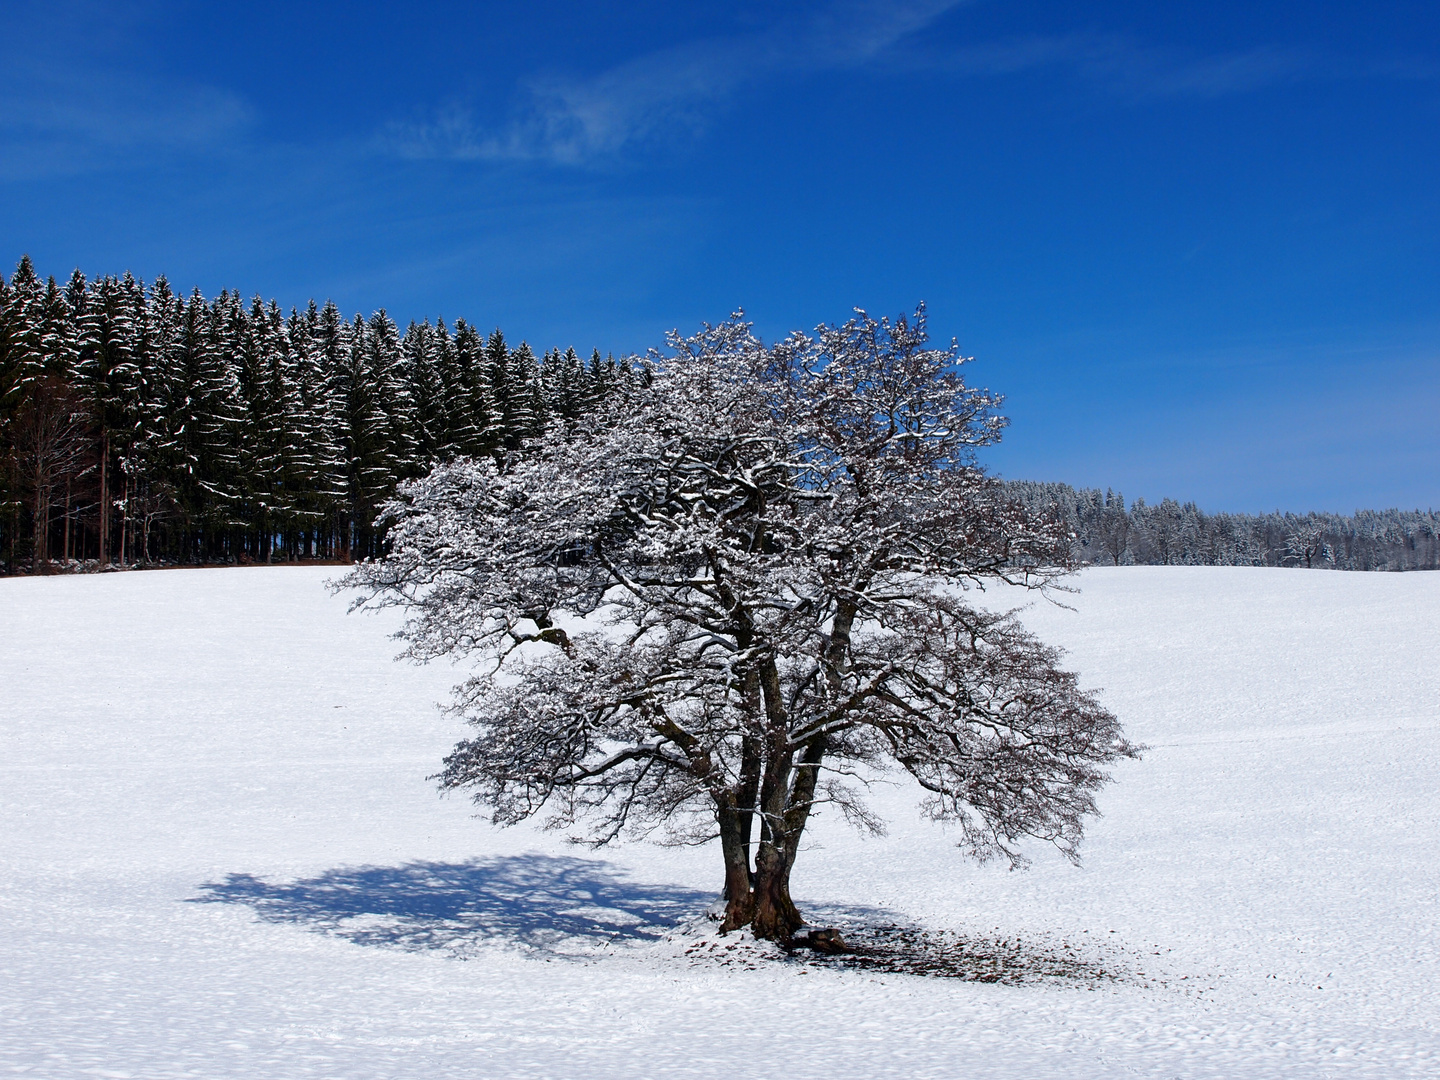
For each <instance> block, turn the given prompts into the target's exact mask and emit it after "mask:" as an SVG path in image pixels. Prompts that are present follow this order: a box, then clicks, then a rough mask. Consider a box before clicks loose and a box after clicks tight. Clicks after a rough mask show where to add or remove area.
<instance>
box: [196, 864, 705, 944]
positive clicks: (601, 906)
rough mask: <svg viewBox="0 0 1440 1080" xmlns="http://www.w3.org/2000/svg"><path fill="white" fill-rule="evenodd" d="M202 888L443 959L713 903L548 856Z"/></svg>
mask: <svg viewBox="0 0 1440 1080" xmlns="http://www.w3.org/2000/svg"><path fill="white" fill-rule="evenodd" d="M201 889H202V893H201V895H200V896H196V897H192V898H191V899H190V901H189V902H190V903H199V904H245V905H248V906H249V907H251V908H253V909H254V910H255V912H256V914H257V915H259V917H260V918H262V919H264V920H265V921H266V922H273V923H293V924H297V925H300V926H304V927H305V928H307V929H309V930H313V931H317V932H320V933H326V934H331V935H334V936H336V937H342V938H345V939H346V940H348V941H352V942H354V943H356V944H357V945H377V946H384V947H389V948H398V949H405V950H408V951H412V952H420V951H430V950H443V951H447V952H450V953H451V954H453V955H464V954H465V953H466V952H467V951H469V950H470V949H472V948H473V947H475V946H479V945H486V944H494V945H510V946H520V947H522V948H526V949H532V950H539V951H543V952H549V953H555V954H561V955H567V954H585V953H591V952H595V951H598V950H601V949H604V948H606V947H608V946H611V945H613V944H616V943H641V942H647V941H655V940H658V939H660V938H661V937H663V936H664V935H665V934H666V932H668V931H670V930H671V929H673V928H674V927H676V926H678V925H679V924H681V923H682V922H685V921H687V920H689V919H692V918H694V917H695V916H697V915H698V914H700V913H701V912H702V911H704V909H705V908H706V907H707V906H708V905H709V904H710V903H711V902H712V901H713V900H714V899H715V896H714V894H713V893H704V892H697V891H695V890H690V889H681V888H677V887H675V886H668V885H644V884H638V883H635V882H632V881H628V880H626V879H624V878H623V877H620V876H618V875H617V874H616V872H615V871H614V870H613V869H611V867H610V866H609V864H608V863H605V862H601V861H599V860H589V859H576V858H566V857H559V856H547V855H511V856H504V857H498V858H489V859H476V860H472V861H470V862H463V863H439V862H414V863H406V864H405V865H404V866H362V867H353V868H343V869H336V870H327V871H326V872H325V873H323V874H321V875H320V876H319V877H313V878H306V879H304V880H300V881H292V882H288V883H273V882H268V881H265V880H263V879H261V878H258V877H255V876H254V875H252V874H231V875H229V876H228V877H227V878H226V879H225V880H224V881H223V882H209V883H207V884H205V885H203V886H201Z"/></svg>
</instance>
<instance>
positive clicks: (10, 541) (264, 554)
mask: <svg viewBox="0 0 1440 1080" xmlns="http://www.w3.org/2000/svg"><path fill="white" fill-rule="evenodd" d="M633 377H635V375H634V369H632V367H631V366H630V365H629V364H627V363H617V362H616V361H615V360H614V359H613V358H607V359H603V360H602V359H601V357H600V354H599V352H598V351H593V352H592V353H591V356H590V358H589V359H588V361H586V360H582V359H581V358H580V357H579V356H578V355H577V354H576V352H575V350H574V349H568V350H566V351H565V352H563V353H562V352H560V350H558V349H554V350H551V351H549V352H546V353H545V354H543V355H541V356H538V357H537V356H536V355H535V353H534V352H532V351H531V349H530V347H529V346H528V345H527V344H525V343H524V342H522V343H520V344H519V345H518V346H514V347H512V346H510V345H509V344H508V343H507V342H506V340H505V337H504V335H503V334H502V333H501V332H500V331H499V330H494V331H492V332H491V333H490V334H488V335H482V334H481V333H480V332H479V331H478V330H477V329H476V328H475V327H474V326H472V325H471V324H469V323H467V322H465V321H464V320H463V319H457V320H456V322H455V324H454V326H453V327H448V326H446V324H445V323H444V322H440V321H437V322H436V323H435V324H433V325H432V324H430V323H429V322H424V323H411V324H410V325H409V327H408V328H407V329H406V330H405V331H404V332H403V333H402V332H401V331H400V329H399V327H398V326H396V324H395V323H394V322H393V321H392V320H391V319H390V318H389V316H387V315H386V314H385V312H384V311H383V310H381V311H378V312H376V313H375V314H373V315H371V316H370V317H369V318H368V319H366V318H364V317H362V316H360V315H355V316H354V317H353V318H351V319H349V320H347V319H346V318H344V317H343V316H342V315H341V314H340V312H339V310H338V309H337V308H336V307H335V305H334V304H332V303H326V304H325V305H324V306H323V307H319V306H317V305H316V304H315V303H314V302H313V301H312V302H311V303H310V304H309V305H308V306H307V307H306V309H305V310H303V311H299V310H296V309H293V308H292V309H291V311H290V312H289V314H288V315H287V314H285V313H284V312H282V310H281V309H280V307H279V306H278V305H277V304H276V303H275V301H273V300H271V301H269V302H268V303H267V302H265V301H263V300H262V299H261V298H260V297H258V296H256V297H254V298H253V299H251V300H249V301H246V300H244V299H243V298H242V297H241V295H240V294H239V293H238V292H228V291H227V292H222V293H221V294H220V295H219V296H218V297H215V298H213V299H208V300H207V299H206V298H205V297H204V296H202V295H201V294H200V292H199V290H195V291H194V292H192V293H191V294H190V296H189V297H188V298H184V297H180V296H177V295H175V294H174V293H173V292H172V291H171V288H170V285H169V283H168V282H167V281H166V280H165V279H164V278H163V277H161V278H158V279H156V280H155V281H154V282H152V283H151V284H150V285H149V286H146V285H145V284H144V283H143V282H140V281H138V280H136V279H135V278H134V277H132V276H131V275H129V274H126V275H124V276H123V277H113V276H112V277H102V278H99V279H97V280H95V281H93V282H92V281H88V280H87V279H86V278H85V276H84V275H83V274H81V273H80V272H79V271H78V270H77V271H75V273H74V274H73V275H71V277H70V279H69V281H68V282H67V283H65V284H64V285H61V284H59V283H57V282H56V281H55V279H54V278H50V279H48V280H45V281H42V280H41V279H40V278H39V277H38V276H37V274H36V273H35V269H34V267H33V266H32V265H31V262H30V259H29V258H28V257H26V258H24V259H22V260H21V261H20V264H19V266H18V268H17V269H16V271H15V273H14V274H13V275H12V277H11V278H10V280H9V281H8V282H7V281H6V280H5V278H4V276H3V275H0V573H17V572H20V573H26V572H29V573H34V572H44V571H47V570H50V569H55V568H60V567H77V566H84V565H89V566H99V565H111V564H114V563H121V564H125V565H135V564H148V563H156V562H159V563H168V564H172V565H173V564H180V565H185V564H190V565H193V564H202V563H215V562H230V563H244V562H251V561H260V562H274V561H277V560H293V559H299V558H318V559H335V560H344V561H348V560H352V559H359V558H365V557H368V556H371V555H376V554H378V553H379V552H380V551H381V548H382V546H383V543H384V536H383V533H382V532H381V531H380V530H378V529H377V528H376V526H375V517H376V512H377V510H378V508H379V506H380V505H381V504H382V503H383V502H384V501H385V500H386V499H387V498H388V497H389V496H390V494H391V493H392V492H393V491H394V490H395V486H396V484H398V483H399V482H400V481H401V480H404V479H406V478H408V477H413V476H419V475H423V474H424V473H425V472H427V471H428V470H429V469H430V467H431V466H432V465H433V464H434V463H435V462H437V461H444V460H447V459H449V458H452V457H456V456H460V455H470V456H473V455H481V454H492V453H496V452H499V451H502V450H504V449H507V448H513V447H516V446H518V445H519V444H520V442H521V440H523V439H524V438H525V437H526V436H528V435H531V434H533V433H535V432H537V431H539V430H540V428H541V427H542V426H543V425H544V424H545V423H547V422H548V421H549V419H550V418H552V417H555V416H576V415H579V414H580V413H582V412H583V411H585V410H586V409H587V408H589V407H590V406H591V405H593V404H594V403H595V402H596V401H598V400H599V399H600V398H602V397H603V396H605V395H607V394H609V393H612V392H614V391H615V390H617V389H619V388H621V387H622V386H623V384H624V383H625V382H626V381H627V380H628V379H631V378H633ZM1006 486H1007V488H1008V490H1009V492H1010V494H1011V495H1012V496H1013V497H1015V498H1017V499H1019V500H1021V501H1022V502H1025V503H1026V504H1028V505H1029V506H1031V507H1032V508H1034V509H1045V510H1053V512H1056V513H1058V514H1060V515H1061V516H1062V517H1063V518H1064V520H1065V521H1066V522H1068V523H1069V525H1070V527H1071V530H1072V532H1073V533H1074V535H1075V554H1076V556H1077V557H1078V558H1079V559H1081V560H1082V561H1086V562H1092V563H1102V564H1116V565H1126V564H1206V565H1242V566H1311V567H1315V566H1327V567H1336V568H1339V569H1346V570H1413V569H1429V570H1433V569H1436V568H1437V559H1440V545H1437V540H1436V535H1437V531H1440V518H1437V515H1436V514H1435V513H1433V512H1428V513H1421V512H1418V511H1415V512H1402V511H1398V510H1388V511H1383V512H1371V511H1365V512H1360V513H1357V514H1356V515H1355V516H1353V517H1342V516H1339V515H1334V514H1308V515H1304V516H1301V515H1295V514H1278V513H1277V514H1265V515H1261V516H1258V517H1257V516H1251V515H1245V514H1212V515H1207V514H1204V513H1202V512H1201V511H1200V510H1199V509H1197V508H1196V506H1195V505H1194V504H1193V503H1186V504H1183V505H1181V504H1179V503H1176V502H1174V501H1172V500H1169V499H1167V500H1165V501H1164V502H1162V503H1159V504H1158V505H1155V506H1150V505H1148V504H1146V503H1145V502H1144V501H1143V500H1139V499H1137V500H1136V501H1135V502H1134V504H1132V505H1130V506H1128V507H1127V506H1126V505H1125V500H1124V499H1123V498H1122V497H1121V496H1120V495H1118V494H1115V493H1112V492H1105V493H1103V494H1102V493H1101V492H1100V491H1098V490H1094V489H1089V490H1079V491H1077V490H1076V489H1074V488H1072V487H1069V486H1068V485H1066V484H1045V483H1030V482H1021V481H1011V482H1009V483H1008V484H1007V485H1006Z"/></svg>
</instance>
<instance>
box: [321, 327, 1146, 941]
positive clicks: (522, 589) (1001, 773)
mask: <svg viewBox="0 0 1440 1080" xmlns="http://www.w3.org/2000/svg"><path fill="white" fill-rule="evenodd" d="M669 344H670V349H669V351H668V352H667V353H665V354H663V355H662V354H659V353H657V354H654V355H652V357H651V358H650V359H649V360H648V361H647V362H646V363H645V364H644V366H643V369H642V377H641V378H639V379H635V380H630V381H627V382H624V383H623V384H622V385H623V386H624V387H625V389H624V390H623V392H622V393H618V394H616V395H612V396H611V397H610V398H609V399H607V401H606V402H604V403H603V404H602V405H601V407H600V408H598V409H597V410H596V411H594V412H591V413H589V414H586V415H584V416H581V417H580V418H578V419H576V420H573V421H572V420H566V419H563V418H558V419H556V420H554V421H553V422H552V423H551V425H550V426H549V427H548V428H547V429H546V430H545V431H544V432H543V433H542V434H541V435H539V436H538V437H536V438H533V439H531V440H529V441H528V442H527V443H526V444H525V445H524V446H523V447H522V448H521V449H520V450H519V452H517V453H515V454H512V455H511V456H510V457H508V458H507V459H505V460H503V461H498V462H497V461H496V460H493V459H490V458H486V459H480V460H474V459H470V460H467V459H461V460H457V461H455V462H453V463H451V464H448V465H442V466H440V467H438V468H436V469H435V470H434V471H432V472H431V473H430V474H429V475H428V476H426V477H424V478H423V479H420V480H416V481H413V482H411V483H409V484H406V485H404V486H402V488H401V489H400V492H399V494H398V496H397V497H396V498H395V499H394V500H393V501H392V502H391V503H390V504H389V505H388V507H387V510H386V515H387V517H388V520H389V523H390V534H389V535H390V538H391V544H392V549H391V553H390V554H389V555H388V556H387V557H385V558H383V559H380V560H376V561H371V562H366V563H364V564H362V565H361V566H359V567H358V568H357V569H356V570H355V571H354V573H353V574H352V575H351V576H350V577H349V578H348V579H347V583H348V584H349V585H351V586H354V587H357V588H359V589H360V590H362V597H363V598H364V599H363V600H362V602H368V603H370V604H375V605H382V606H383V605H402V606H405V607H407V608H408V609H409V610H410V615H411V618H410V620H409V622H408V623H407V625H406V630H405V634H406V636H407V637H408V640H409V643H410V644H409V650H408V651H409V653H410V655H411V656H413V657H415V658H417V659H421V660H424V659H430V658H433V657H437V656H442V655H451V654H460V655H468V656H471V657H472V658H476V659H477V660H478V661H479V666H478V669H477V673H476V674H475V675H474V676H473V677H472V678H471V679H469V680H468V681H467V682H466V683H464V684H463V685H462V686H461V687H460V688H458V691H457V700H456V703H455V709H456V710H457V711H458V713H459V714H460V715H462V716H463V717H464V718H465V719H466V720H467V721H468V722H469V723H470V724H471V725H473V727H474V729H475V731H474V734H473V736H472V737H471V738H469V739H467V740H465V741H463V742H461V743H460V744H459V745H457V746H456V747H455V749H454V751H453V752H452V754H451V755H450V756H449V757H448V758H447V759H446V761H445V766H444V770H443V772H442V773H441V774H440V781H441V784H442V786H443V787H445V788H452V789H456V788H458V789H468V790H470V791H471V792H472V793H473V794H474V797H475V798H476V800H477V801H478V802H480V803H482V804H483V805H485V806H487V807H489V808H490V810H491V812H492V813H493V815H494V819H495V820H496V821H498V822H502V823H509V822H516V821H519V820H522V819H524V818H528V817H530V816H532V815H535V814H538V813H541V812H542V811H547V810H548V811H549V812H550V813H551V815H552V816H551V822H552V824H555V825H558V826H562V827H569V826H572V825H576V824H577V823H579V822H580V821H581V820H582V819H584V820H586V821H587V822H588V823H589V828H588V830H586V831H584V832H583V833H582V834H581V835H582V836H583V838H584V839H586V840H588V841H590V842H593V843H605V842H606V841H608V840H611V839H613V838H615V837H618V836H620V835H622V834H626V833H649V832H652V831H656V830H658V831H659V832H660V834H661V835H665V836H669V837H670V838H673V839H678V840H682V841H686V842H693V841H699V840H704V839H706V838H718V839H719V841H720V848H721V855H722V858H723V862H724V872H725V895H726V899H727V910H726V914H725V921H724V923H723V928H724V929H727V930H733V929H737V928H739V927H742V926H746V925H749V926H751V927H752V928H753V931H754V933H755V934H756V935H757V936H758V937H762V938H771V939H781V938H785V937H787V936H789V935H791V934H792V933H793V932H794V931H795V930H796V929H797V928H799V927H800V926H801V925H802V917H801V915H800V913H799V912H798V911H797V910H796V907H795V905H794V903H793V902H792V901H791V898H790V890H789V883H790V873H791V869H792V868H793V866H794V864H795V859H796V856H797V854H798V852H799V848H800V840H801V836H802V834H803V832H804V829H805V827H806V824H807V822H808V821H809V819H810V817H811V815H812V814H813V813H815V812H817V810H820V809H821V808H827V807H834V808H836V809H838V810H839V811H840V812H842V813H843V814H844V815H845V816H846V817H847V818H848V819H849V820H851V821H852V822H853V823H855V824H858V825H860V826H862V827H869V828H879V827H880V823H879V822H878V821H877V820H876V819H875V818H874V817H873V816H872V814H871V813H870V811H869V810H868V809H867V808H866V806H865V803H864V799H863V794H864V789H865V786H866V783H867V782H868V781H869V780H870V779H871V778H873V777H874V776H875V775H877V774H878V773H879V772H881V771H883V770H885V769H887V768H892V769H893V768H899V769H903V770H904V771H905V772H908V773H909V775H910V776H911V777H913V778H914V779H915V780H916V781H918V783H919V785H920V786H921V787H922V788H923V789H924V790H925V792H926V793H927V797H926V802H925V807H926V809H927V810H928V812H929V813H930V815H931V816H932V817H934V818H936V819H938V820H943V821H949V822H952V823H954V824H955V825H956V826H958V832H959V835H960V837H961V838H962V846H963V847H964V848H966V849H967V850H968V851H969V852H970V853H971V854H973V855H975V856H977V857H980V858H987V857H992V856H996V855H999V856H1002V857H1005V858H1008V859H1010V860H1011V861H1012V862H1020V861H1022V855H1021V852H1020V849H1019V845H1020V843H1021V841H1022V840H1023V839H1024V838H1026V837H1032V838H1040V839H1041V840H1045V841H1049V842H1050V843H1052V844H1054V845H1055V846H1056V847H1057V848H1059V850H1060V851H1061V852H1063V853H1064V854H1066V855H1067V856H1070V857H1074V855H1075V851H1076V846H1077V844H1078V843H1079V841H1080V838H1081V831H1082V825H1083V821H1084V819H1085V817H1086V816H1087V815H1089V814H1092V813H1094V812H1095V801H1094V800H1095V794H1096V791H1097V790H1098V789H1099V787H1100V786H1101V785H1102V784H1103V783H1104V782H1105V780H1106V775H1105V773H1104V771H1103V770H1104V767H1105V766H1106V765H1107V764H1109V763H1111V762H1113V761H1115V760H1116V759H1117V758H1120V757H1125V756H1131V755H1133V754H1134V752H1135V751H1134V748H1132V747H1131V746H1130V745H1129V744H1128V743H1127V742H1126V741H1125V739H1124V737H1123V735H1122V734H1121V731H1120V727H1119V724H1118V722H1117V721H1116V719H1115V717H1114V716H1112V715H1111V714H1110V713H1109V712H1107V711H1106V710H1105V709H1104V708H1103V707H1102V706H1101V705H1100V704H1099V703H1098V702H1097V701H1096V700H1095V698H1094V697H1092V696H1091V695H1089V694H1087V693H1085V692H1083V691H1082V690H1081V689H1080V688H1079V686H1078V684H1077V682H1076V679H1075V677H1074V676H1073V675H1071V674H1069V673H1067V672H1065V671H1063V670H1062V669H1061V668H1060V667H1059V666H1058V653H1057V652H1056V651H1055V650H1054V649H1051V648H1049V647H1047V646H1045V645H1044V644H1042V643H1040V642H1039V641H1037V640H1035V639H1034V638H1032V637H1031V636H1029V635H1028V634H1027V633H1026V632H1025V631H1024V629H1023V628H1022V627H1021V626H1020V625H1019V624H1018V623H1017V622H1016V621H1015V620H1014V619H1013V618H1012V617H1010V616H1007V615H1003V614H996V613H994V612H991V611H988V610H985V609H982V608H980V607H977V606H975V605H973V604H971V603H969V602H968V601H967V591H968V590H970V589H973V588H975V587H976V586H980V585H983V584H985V583H987V582H999V581H1006V582H1010V583H1012V584H1017V585H1023V586H1030V587H1032V588H1040V589H1043V588H1044V587H1046V586H1047V585H1049V584H1050V583H1052V582H1053V580H1054V579H1055V577H1056V576H1057V574H1059V573H1061V572H1062V571H1063V567H1064V564H1065V562H1066V561H1067V560H1068V558H1069V542H1070V534H1069V532H1068V531H1067V530H1066V529H1065V528H1064V527H1063V525H1061V524H1057V523H1055V522H1054V521H1053V520H1052V519H1049V518H1044V517H1037V516H1035V515H1032V514H1030V513H1028V512H1026V511H1025V510H1024V509H1023V508H1022V507H1021V505H1020V504H1019V503H1017V502H1015V501H1012V500H1010V499H1008V498H1006V497H1005V496H1004V494H1003V492H1002V490H1001V488H1000V486H999V485H998V484H997V483H996V482H995V481H993V480H991V479H990V478H988V477H987V476H986V475H985V474H984V473H983V471H982V470H981V469H979V468H978V467H977V466H976V464H975V462H974V450H975V448H976V447H978V446H982V445H985V444H987V443H990V442H993V441H994V440H995V439H997V438H998V436H999V433H1000V430H1001V427H1002V426H1003V423H1004V421H1003V420H1002V419H1001V418H1000V417H998V416H997V415H996V412H995V410H996V408H997V406H998V404H999V399H998V398H996V397H995V396H993V395H991V394H989V393H988V392H986V391H980V390H973V389H971V388H969V387H967V386H966V385H965V384H964V382H963V380H962V379H961V378H960V375H959V373H958V371H957V366H958V364H959V363H960V362H961V360H960V357H959V356H958V355H957V353H956V350H955V348H954V346H953V345H952V346H951V348H949V349H931V348H929V347H928V346H927V337H926V330H925V319H924V311H923V308H922V309H921V310H920V311H918V312H917V313H916V317H915V319H914V321H913V323H912V322H909V321H907V320H905V319H900V320H898V321H896V322H895V323H893V324H892V323H890V322H888V321H886V320H882V321H876V320H874V319H872V318H870V317H868V316H866V315H865V314H864V313H863V312H862V313H859V314H858V316H857V318H855V319H853V320H851V321H850V322H848V323H846V324H845V325H843V326H839V327H821V328H820V329H818V330H817V331H816V333H815V334H814V335H813V336H809V335H804V334H795V335H792V336H791V337H789V338H787V339H786V340H784V341H783V342H781V343H779V344H778V345H775V346H773V347H766V346H764V345H762V344H761V343H760V342H759V341H758V340H756V339H755V338H754V337H753V336H752V334H751V331H750V328H749V326H748V325H747V324H746V323H744V322H743V321H741V319H740V318H739V317H738V316H737V317H736V318H732V319H731V320H729V321H727V322H725V323H722V324H721V325H719V326H715V327H707V328H705V329H704V330H703V331H702V332H701V333H700V334H698V335H696V336H695V337H692V338H688V339H681V338H679V337H678V336H672V338H671V339H670V342H669Z"/></svg>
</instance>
